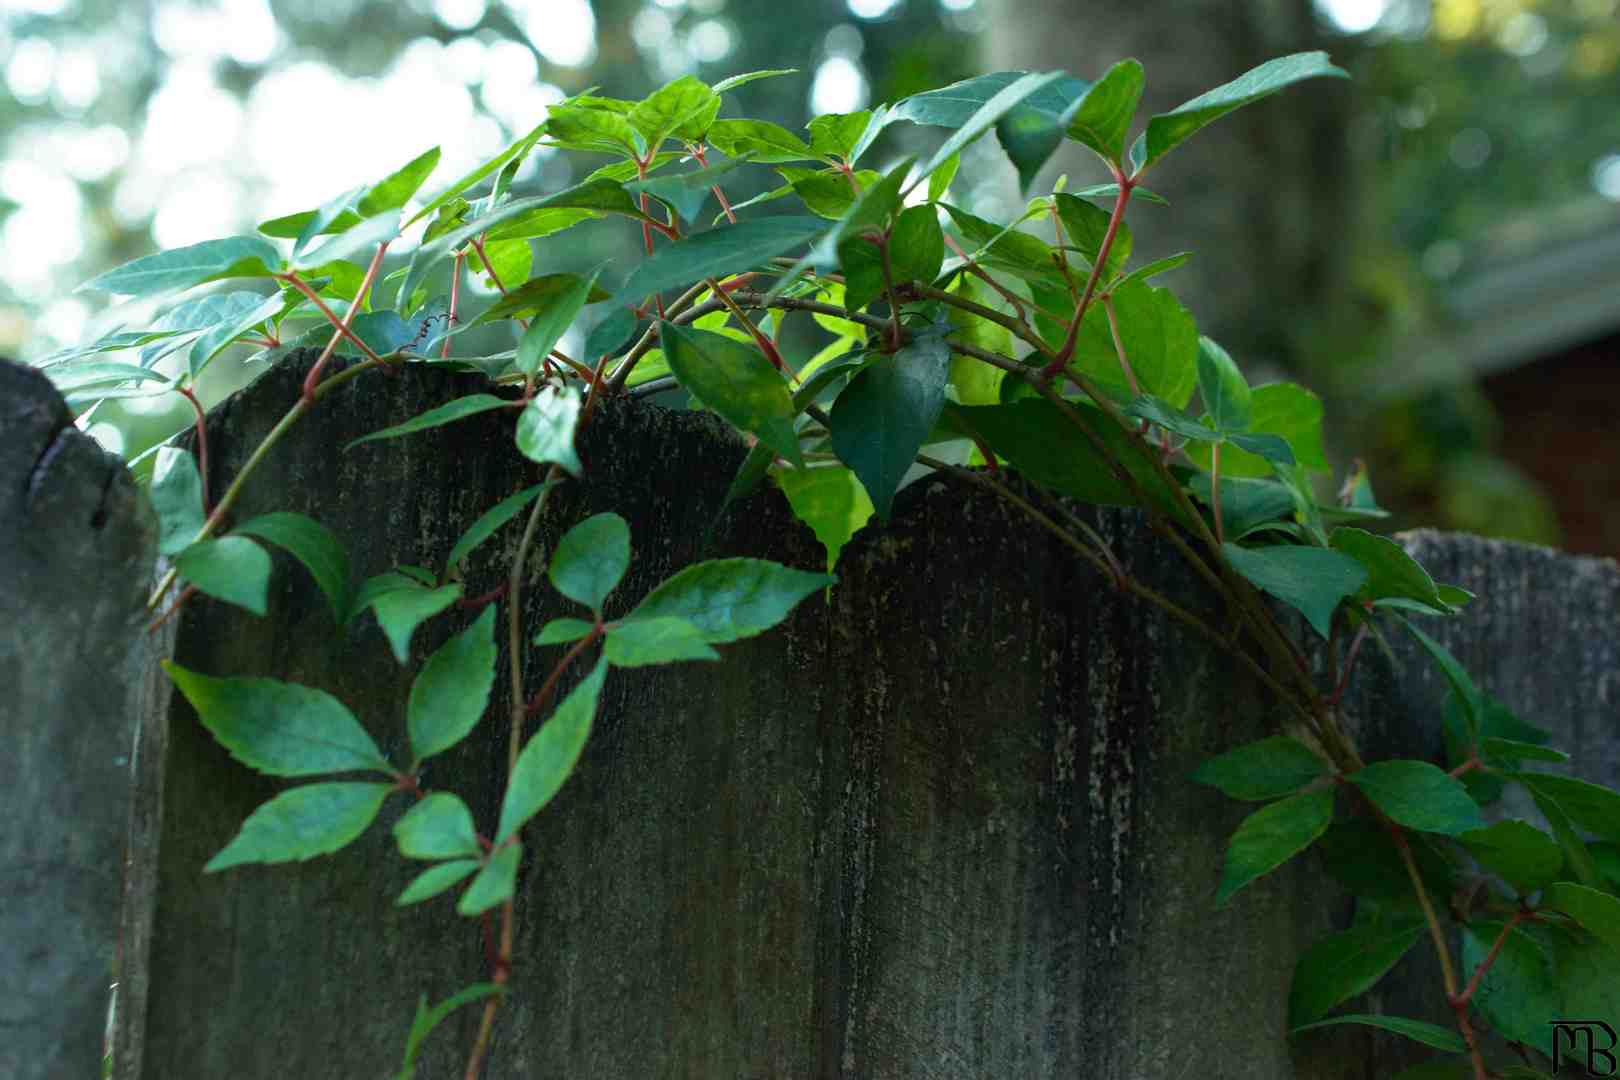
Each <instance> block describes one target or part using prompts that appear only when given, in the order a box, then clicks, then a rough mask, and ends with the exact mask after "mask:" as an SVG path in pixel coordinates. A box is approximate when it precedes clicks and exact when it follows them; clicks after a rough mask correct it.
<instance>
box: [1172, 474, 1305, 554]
mask: <svg viewBox="0 0 1620 1080" xmlns="http://www.w3.org/2000/svg"><path fill="white" fill-rule="evenodd" d="M1209 480H1210V477H1209V474H1208V473H1206V472H1197V473H1194V474H1193V475H1192V476H1191V477H1189V478H1188V480H1187V487H1188V488H1189V489H1190V490H1191V491H1192V493H1193V495H1194V496H1195V497H1196V498H1197V499H1198V501H1199V502H1201V503H1203V504H1204V505H1205V506H1212V505H1213V503H1212V501H1211V498H1210V496H1211V493H1212V491H1213V489H1212V488H1211V487H1210V483H1209ZM1293 509H1294V496H1293V494H1292V493H1291V492H1290V491H1289V490H1288V488H1286V487H1284V486H1283V485H1282V484H1279V483H1277V482H1276V481H1274V480H1228V479H1227V478H1226V477H1224V476H1223V477H1221V525H1222V528H1223V533H1222V535H1224V536H1228V537H1231V538H1232V539H1234V540H1241V539H1243V537H1245V536H1247V535H1249V534H1250V533H1253V532H1257V531H1259V530H1260V529H1261V528H1262V527H1263V526H1265V525H1267V524H1268V523H1276V522H1287V521H1289V520H1290V518H1291V513H1292V511H1293Z"/></svg>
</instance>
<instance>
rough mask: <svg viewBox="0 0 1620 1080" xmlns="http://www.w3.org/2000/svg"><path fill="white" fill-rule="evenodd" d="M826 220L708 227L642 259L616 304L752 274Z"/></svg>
mask: <svg viewBox="0 0 1620 1080" xmlns="http://www.w3.org/2000/svg"><path fill="white" fill-rule="evenodd" d="M826 229H827V224H826V222H824V221H822V220H821V219H820V218H813V217H770V218H755V219H753V220H751V221H744V222H740V223H739V224H736V225H731V226H728V227H726V228H724V229H711V230H710V231H708V232H705V233H698V234H697V235H696V236H689V237H687V238H685V239H683V240H680V241H678V242H677V243H674V244H669V245H667V246H665V247H661V248H659V249H658V250H657V252H655V253H654V254H653V255H652V256H651V257H649V258H647V259H645V260H643V261H642V263H641V264H640V265H639V266H637V267H636V269H635V270H634V272H632V273H631V275H630V277H629V278H628V279H626V281H625V283H624V286H623V287H622V288H621V289H620V290H619V292H618V297H617V299H618V301H620V302H623V303H630V304H638V303H640V302H641V301H642V300H643V299H645V298H646V297H647V296H650V295H651V294H653V293H661V292H663V291H664V290H665V289H671V288H674V287H675V286H677V285H690V284H691V283H692V282H694V281H698V280H701V279H703V278H710V277H719V276H721V275H724V274H734V273H739V272H741V271H744V270H752V269H754V268H756V267H758V266H760V265H762V264H764V263H765V262H767V261H768V260H770V259H772V258H774V257H775V256H777V255H785V254H786V253H787V252H789V251H791V250H792V249H794V248H796V247H798V246H800V245H801V244H804V243H807V242H809V241H810V240H813V239H815V238H816V237H818V236H820V235H821V234H822V233H823V232H825V231H826Z"/></svg>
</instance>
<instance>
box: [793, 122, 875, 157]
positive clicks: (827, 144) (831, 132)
mask: <svg viewBox="0 0 1620 1080" xmlns="http://www.w3.org/2000/svg"><path fill="white" fill-rule="evenodd" d="M871 122H872V113H871V110H869V109H863V110H861V111H860V112H852V113H826V114H824V115H822V116H818V117H816V118H815V119H814V120H811V121H810V122H809V123H808V124H806V125H805V127H806V128H808V129H809V131H810V148H811V149H812V150H814V151H815V152H816V153H818V154H821V155H822V156H824V157H830V158H847V159H851V160H853V156H852V153H851V152H852V151H853V150H854V149H855V147H856V145H857V144H858V143H859V142H860V141H861V138H862V136H864V135H865V134H866V129H867V128H868V127H869V126H870V125H871Z"/></svg>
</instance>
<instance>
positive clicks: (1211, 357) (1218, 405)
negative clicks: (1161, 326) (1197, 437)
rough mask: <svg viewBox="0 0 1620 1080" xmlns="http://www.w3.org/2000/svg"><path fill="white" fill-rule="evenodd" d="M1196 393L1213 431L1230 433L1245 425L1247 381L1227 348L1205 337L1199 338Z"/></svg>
mask: <svg viewBox="0 0 1620 1080" xmlns="http://www.w3.org/2000/svg"><path fill="white" fill-rule="evenodd" d="M1198 393H1199V396H1201V397H1202V398H1203V399H1204V411H1205V412H1207V413H1208V414H1209V415H1210V417H1211V419H1212V420H1213V421H1214V423H1215V430H1216V431H1219V432H1221V433H1222V434H1231V433H1232V432H1239V431H1246V430H1247V429H1248V427H1249V420H1250V418H1251V413H1250V400H1249V399H1250V391H1249V384H1248V382H1247V381H1246V380H1245V379H1244V378H1243V372H1241V371H1239V370H1238V366H1237V364H1235V363H1233V361H1232V358H1231V356H1229V355H1228V354H1227V352H1226V350H1225V349H1223V348H1221V347H1220V346H1219V345H1217V344H1216V343H1215V342H1213V341H1211V340H1210V339H1209V338H1207V337H1200V338H1199V339H1198Z"/></svg>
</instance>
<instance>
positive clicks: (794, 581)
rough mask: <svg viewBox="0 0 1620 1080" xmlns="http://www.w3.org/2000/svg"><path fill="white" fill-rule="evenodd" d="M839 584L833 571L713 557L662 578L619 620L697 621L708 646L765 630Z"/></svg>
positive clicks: (763, 561)
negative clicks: (671, 617) (813, 596)
mask: <svg viewBox="0 0 1620 1080" xmlns="http://www.w3.org/2000/svg"><path fill="white" fill-rule="evenodd" d="M837 583H838V579H837V578H836V577H833V576H832V575H831V574H810V573H806V572H805V571H803V570H793V569H790V568H788V567H786V566H781V565H778V564H777V563H773V562H769V561H767V560H764V559H711V560H709V561H708V562H701V563H696V564H695V565H692V566H688V567H687V568H686V569H685V570H682V571H681V572H680V573H678V574H676V575H675V576H674V577H672V578H669V579H668V580H666V581H665V582H664V583H663V584H661V585H659V586H658V588H656V589H654V590H653V591H652V592H650V593H648V594H647V595H646V597H644V598H643V599H642V601H641V603H640V604H638V605H636V609H635V610H634V611H632V612H631V613H630V614H629V615H626V616H625V617H624V618H623V619H622V620H620V622H621V625H622V624H623V623H628V622H631V621H634V620H639V619H656V618H661V617H663V616H666V615H675V616H679V617H680V618H683V619H686V620H688V621H690V622H691V623H692V624H693V625H695V626H696V627H697V628H698V630H699V631H700V632H702V634H703V640H705V641H707V642H708V643H709V644H711V645H723V644H725V643H726V642H728V641H737V640H739V639H741V638H748V637H754V636H755V635H756V634H762V633H764V632H765V631H766V630H769V629H770V628H771V627H773V626H775V625H776V624H777V623H779V622H781V621H782V620H783V619H785V618H787V616H788V613H789V612H790V611H792V610H793V608H794V606H795V605H797V604H798V602H799V601H800V600H803V599H804V598H805V597H806V596H809V595H810V594H811V593H813V592H815V591H816V590H817V589H824V588H826V587H827V586H829V585H836V584H837Z"/></svg>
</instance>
